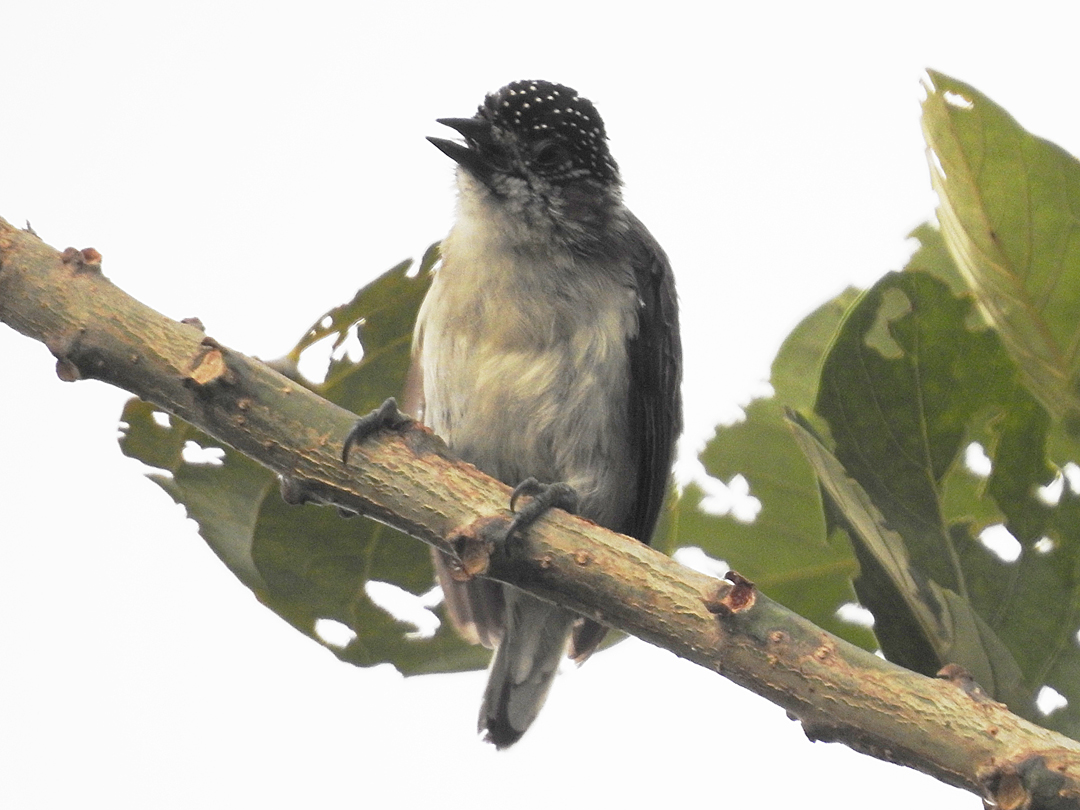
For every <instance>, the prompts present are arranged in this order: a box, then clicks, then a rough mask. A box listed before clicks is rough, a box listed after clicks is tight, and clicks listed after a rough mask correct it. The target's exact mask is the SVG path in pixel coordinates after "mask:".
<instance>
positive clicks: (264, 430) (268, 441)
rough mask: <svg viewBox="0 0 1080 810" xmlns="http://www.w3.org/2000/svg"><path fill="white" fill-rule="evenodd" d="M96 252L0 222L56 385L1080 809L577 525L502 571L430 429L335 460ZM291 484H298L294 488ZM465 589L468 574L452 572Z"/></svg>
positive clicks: (876, 680)
mask: <svg viewBox="0 0 1080 810" xmlns="http://www.w3.org/2000/svg"><path fill="white" fill-rule="evenodd" d="M100 258H101V257H100V256H99V255H98V254H97V252H96V251H94V250H92V249H87V250H83V251H79V250H75V249H73V248H69V249H67V250H66V251H64V252H63V253H59V252H57V251H56V250H54V249H53V248H50V247H49V246H47V245H45V244H43V243H42V242H41V241H40V240H39V239H38V238H37V237H36V236H35V235H33V234H31V233H29V232H26V231H21V230H19V229H17V228H14V227H12V226H11V225H9V224H8V223H7V222H4V221H3V220H0V321H3V322H4V323H7V324H8V325H9V326H11V327H13V328H14V329H16V330H18V331H19V332H22V333H23V334H25V335H27V336H29V337H31V338H34V339H35V340H39V341H41V342H43V343H45V345H46V346H48V348H49V349H50V350H51V351H52V353H53V355H54V356H55V357H56V358H57V372H58V374H59V375H60V377H61V378H62V379H65V380H71V381H73V380H78V379H87V378H92V379H98V380H102V381H104V382H107V383H109V384H111V385H115V386H118V387H120V388H123V389H125V390H127V391H129V392H131V393H133V394H135V395H137V396H139V397H141V398H142V399H144V400H147V401H149V402H152V403H154V404H155V405H156V406H158V407H160V408H162V409H164V410H166V411H168V412H170V413H172V414H174V415H176V416H178V417H180V418H181V419H184V420H186V421H188V422H190V423H191V424H193V425H195V426H197V427H198V428H200V429H201V430H203V431H205V432H206V433H208V434H210V435H212V436H214V437H215V438H217V439H219V440H221V441H223V442H225V443H227V444H229V445H231V446H232V447H235V448H236V449H237V450H239V451H240V452H242V453H244V454H245V455H248V456H250V457H251V458H252V459H254V460H256V461H258V462H259V463H261V464H263V465H265V466H266V467H268V468H270V469H271V470H274V471H275V472H277V473H279V474H281V475H282V476H286V477H287V480H288V481H290V482H292V483H291V484H290V486H287V487H286V488H285V491H286V492H287V493H290V494H291V495H292V496H299V497H301V498H313V499H317V500H320V501H324V502H327V503H333V504H336V505H339V506H341V507H344V508H346V509H350V510H353V511H357V512H362V513H364V514H367V515H369V516H371V517H373V518H375V519H377V520H381V521H383V522H386V523H388V524H391V525H393V526H394V527H396V528H398V529H401V530H402V531H405V532H407V533H409V534H411V535H413V536H415V537H418V538H420V539H421V540H424V541H425V542H427V543H430V544H432V545H434V546H436V547H438V548H440V549H443V550H444V551H449V552H451V553H453V554H456V555H458V556H459V557H460V558H461V559H462V565H463V570H467V571H469V572H475V571H482V572H486V574H487V575H488V576H490V577H492V578H494V579H498V580H500V581H503V582H508V583H510V584H513V585H516V586H518V587H520V588H523V589H525V590H527V591H529V592H530V593H534V594H536V595H537V596H540V597H542V598H546V599H550V600H552V601H557V602H559V603H560V604H564V605H567V606H569V607H571V608H573V609H574V610H577V611H579V612H580V613H582V614H585V615H587V616H590V617H593V618H596V619H598V620H599V621H602V622H604V623H605V624H609V625H611V626H613V627H616V628H618V629H620V630H624V631H626V632H628V633H631V634H633V635H636V636H638V637H640V638H642V639H644V640H646V641H649V642H651V643H653V644H656V645H657V646H660V647H663V648H665V649H668V650H671V651H672V652H674V653H676V654H677V655H680V656H682V657H684V658H687V659H689V660H691V661H693V662H695V663H697V664H700V665H701V666H704V667H707V668H708V669H711V670H713V671H715V672H718V673H720V674H722V675H724V676H726V677H728V678H730V679H732V680H734V681H735V682H737V683H739V684H741V685H743V686H745V687H747V688H748V689H751V690H752V691H754V692H756V693H758V694H760V695H762V696H764V697H766V698H768V699H769V700H771V701H773V702H774V703H777V704H778V705H780V706H783V707H784V708H785V709H787V711H788V712H789V713H790V714H791V715H793V716H794V717H796V718H798V719H799V720H800V721H801V722H802V724H803V727H804V729H805V731H806V733H807V735H808V736H809V737H811V738H812V739H817V740H829V741H840V742H844V743H846V744H847V745H849V746H851V747H852V748H855V749H857V750H859V751H862V752H865V753H868V754H871V755H873V756H876V757H879V758H882V759H886V760H889V761H893V762H897V763H900V764H904V765H908V766H911V767H914V768H918V769H919V770H922V771H924V772H926V773H928V774H931V775H933V776H935V777H937V778H939V779H941V780H943V781H945V782H948V783H950V784H953V785H957V786H960V787H963V788H966V789H968V790H970V791H973V792H975V793H978V794H980V795H982V796H984V797H985V798H987V799H989V800H991V801H993V802H996V803H998V804H1000V805H1001V806H1005V807H1022V806H1024V807H1050V806H1053V807H1062V808H1065V807H1075V808H1080V744H1078V743H1076V742H1075V741H1073V740H1070V739H1068V738H1066V737H1063V736H1061V735H1059V734H1056V733H1053V732H1051V731H1048V730H1046V729H1043V728H1040V727H1038V726H1035V725H1033V724H1031V723H1028V722H1027V721H1025V720H1022V719H1020V718H1018V717H1016V716H1015V715H1012V714H1011V713H1009V712H1008V711H1007V710H1006V709H1005V707H1004V706H1003V705H1001V704H998V703H995V702H993V701H991V700H989V699H987V698H986V697H985V695H983V693H982V691H981V690H980V689H979V688H978V687H977V685H975V684H973V683H972V682H971V680H970V677H965V674H964V673H963V672H959V671H955V670H950V669H949V668H946V669H947V670H949V671H948V672H947V673H946V675H947V676H948V677H943V678H940V679H931V678H925V677H922V676H920V675H916V674H914V673H912V672H909V671H907V670H905V669H902V668H900V667H897V666H895V665H893V664H890V663H888V662H886V661H883V660H881V659H880V658H877V657H876V656H874V655H871V654H869V653H867V652H865V651H863V650H860V649H858V648H856V647H854V646H852V645H850V644H848V643H846V642H844V641H842V640H840V639H837V638H835V637H834V636H831V635H830V634H828V633H826V632H825V631H823V630H821V629H819V628H817V627H815V626H814V625H812V624H810V623H809V622H807V621H806V620H804V619H802V618H800V617H799V616H797V615H795V614H793V613H791V612H790V611H787V610H785V609H783V608H782V607H780V606H779V605H777V604H775V603H774V602H772V601H770V600H769V599H767V598H765V597H764V596H762V595H761V594H758V593H756V592H755V591H754V589H753V586H752V585H751V584H750V583H746V582H745V581H744V580H741V578H739V577H738V576H737V575H733V576H732V577H731V579H732V582H731V583H729V582H721V581H719V580H716V579H713V578H710V577H707V576H705V575H702V574H699V573H696V572H694V571H691V570H689V569H687V568H685V567H683V566H681V565H679V564H677V563H676V562H674V561H673V560H671V559H670V558H668V557H666V556H664V555H663V554H660V553H659V552H657V551H655V550H653V549H651V548H649V547H647V546H644V545H642V544H640V543H637V542H636V541H633V540H630V539H629V538H626V537H623V536H621V535H618V534H614V533H612V532H609V531H606V530H604V529H601V528H599V527H597V526H595V525H593V524H592V523H589V522H588V521H585V520H582V519H579V518H576V517H573V516H570V515H566V514H564V513H562V512H556V513H553V514H550V515H547V516H545V517H544V518H542V519H541V520H540V521H539V522H538V523H537V524H536V527H535V529H534V530H532V531H530V532H529V533H528V535H527V537H526V539H525V541H524V542H523V543H522V547H521V549H520V550H519V549H517V548H516V547H515V553H514V555H513V557H512V558H510V557H508V556H507V555H505V554H503V553H502V552H501V550H500V548H499V547H498V545H497V544H493V543H491V542H490V541H489V538H490V537H492V536H493V535H494V534H495V532H494V531H493V529H495V528H498V527H499V526H502V525H504V521H506V520H507V519H508V518H509V512H508V510H507V504H508V502H509V494H510V491H509V489H508V488H507V487H505V486H504V485H502V484H500V483H498V482H496V481H494V480H492V479H490V478H488V477H487V476H485V475H483V474H481V473H480V472H478V471H477V470H476V469H475V468H473V467H472V466H471V465H468V464H465V463H463V462H460V461H457V460H455V459H454V458H452V457H451V456H450V455H449V454H448V453H447V452H446V450H445V447H444V446H443V445H442V444H441V442H439V440H438V439H436V438H435V437H434V436H432V435H431V434H430V433H428V432H427V431H426V430H424V429H422V428H419V427H416V426H413V427H410V428H407V429H405V430H402V431H398V432H387V433H380V434H379V435H378V436H376V437H372V438H370V439H367V440H365V441H364V442H362V443H361V444H360V445H359V446H357V447H356V448H355V449H354V450H353V452H352V454H351V458H350V464H349V465H348V467H346V466H345V465H343V464H342V463H341V460H340V456H341V443H342V440H343V439H344V437H345V436H346V434H347V433H348V431H349V428H350V427H351V425H352V424H353V422H354V420H355V415H354V414H351V413H349V412H348V411H346V410H344V409H342V408H340V407H338V406H336V405H333V404H331V403H329V402H327V401H325V400H323V399H321V398H320V397H318V396H317V395H316V394H314V393H312V392H311V391H309V390H307V389H306V388H304V387H302V386H300V385H298V384H297V383H295V382H293V381H291V380H289V379H287V378H286V377H284V376H282V375H281V374H279V373H277V372H276V371H274V370H273V369H271V368H269V367H268V366H266V365H265V364H263V363H261V362H259V361H257V360H254V359H252V358H250V357H247V356H245V355H242V354H240V353H238V352H234V351H232V350H230V349H227V348H225V347H223V346H220V345H219V344H217V343H216V342H215V341H214V340H213V339H211V338H209V337H207V336H206V335H205V334H204V333H203V332H202V331H201V330H200V328H199V327H198V325H196V324H189V323H180V322H177V321H173V320H170V319H169V318H166V317H165V316H163V315H161V314H159V313H157V312H155V311H154V310H152V309H150V308H148V307H146V306H144V305H143V304H141V303H139V302H138V301H136V300H134V299H133V298H131V297H130V296H128V295H127V294H125V293H124V292H123V291H122V290H120V289H119V288H117V287H116V286H115V285H113V284H112V283H111V282H110V281H109V280H108V279H107V278H105V277H104V276H103V275H102V274H101V266H100ZM296 482H299V483H296ZM463 575H464V574H463Z"/></svg>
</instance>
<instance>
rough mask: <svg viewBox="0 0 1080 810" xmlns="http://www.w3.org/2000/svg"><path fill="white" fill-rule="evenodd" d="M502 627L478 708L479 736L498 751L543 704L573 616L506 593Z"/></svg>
mask: <svg viewBox="0 0 1080 810" xmlns="http://www.w3.org/2000/svg"><path fill="white" fill-rule="evenodd" d="M505 596H506V626H505V627H504V629H503V636H502V641H501V643H500V644H499V647H498V649H497V650H496V652H495V657H494V660H493V661H492V663H491V670H490V673H489V674H488V685H487V689H486V690H485V692H484V702H483V704H482V705H481V706H480V723H479V727H480V731H481V732H482V733H483V734H484V736H485V739H487V740H488V741H489V742H492V743H494V744H495V746H496V747H497V748H506V747H507V746H510V745H513V744H514V743H515V742H517V741H518V740H519V739H520V738H521V735H522V734H524V733H525V731H526V729H528V728H529V726H530V725H531V724H532V721H533V720H535V719H536V715H537V714H538V713H539V712H540V707H541V706H543V705H544V700H545V698H547V693H548V690H549V689H550V688H551V682H552V681H553V680H554V679H555V674H556V672H558V669H559V662H560V661H561V660H562V657H563V655H564V654H565V653H566V644H567V640H568V639H569V637H570V632H571V630H572V628H573V625H574V622H575V621H576V620H577V618H578V617H577V615H576V614H574V613H571V612H570V611H568V610H564V609H563V608H560V607H556V606H555V605H552V604H550V603H548V602H544V601H543V600H540V599H537V598H535V597H533V596H529V595H528V594H526V593H523V592H521V591H518V590H516V589H512V588H507V589H506V595H505Z"/></svg>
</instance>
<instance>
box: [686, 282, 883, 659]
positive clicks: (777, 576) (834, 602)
mask: <svg viewBox="0 0 1080 810" xmlns="http://www.w3.org/2000/svg"><path fill="white" fill-rule="evenodd" d="M856 295H857V293H856V292H855V291H854V290H848V291H847V292H845V293H843V294H842V295H840V296H838V297H837V298H835V299H834V300H832V301H829V302H828V303H826V304H824V305H823V306H821V307H820V308H818V309H817V310H816V311H815V312H814V313H812V314H811V315H809V316H808V317H807V318H806V319H805V320H804V321H803V322H802V323H801V324H799V326H797V327H796V328H795V330H794V331H793V332H792V333H791V335H790V336H789V337H788V338H787V340H786V341H785V342H784V344H783V346H782V347H781V349H780V351H779V353H778V354H777V356H776V360H775V361H774V362H773V367H772V384H773V387H774V389H775V392H776V393H775V395H774V396H773V397H770V398H768V399H759V400H756V401H754V402H752V403H750V405H749V406H748V407H747V409H746V419H745V420H744V421H742V422H739V423H737V424H734V425H729V426H722V427H718V428H717V430H716V435H715V437H714V438H713V439H712V440H710V441H709V443H708V444H707V445H706V446H705V449H704V450H703V451H702V453H701V462H702V464H703V465H704V467H705V470H706V472H708V474H709V475H710V476H712V477H713V478H714V479H719V480H721V481H725V482H727V481H731V479H732V478H733V477H734V476H736V475H741V476H743V477H744V478H745V479H746V481H747V482H748V483H749V486H750V492H751V494H752V495H753V496H754V497H756V498H757V499H758V500H759V501H760V502H761V511H760V512H759V514H758V515H757V517H756V519H754V520H753V521H752V522H744V521H740V520H738V519H736V518H735V517H734V516H732V515H731V514H719V515H718V514H712V513H710V510H709V509H708V508H707V505H708V501H707V500H706V493H705V491H704V490H703V489H702V487H701V486H700V485H698V484H690V485H689V486H688V487H687V488H686V490H685V491H684V493H683V496H682V498H681V500H680V502H679V504H678V506H677V519H676V520H675V521H674V522H675V525H676V526H677V532H678V534H677V539H676V545H678V546H683V547H686V546H694V547H699V548H701V549H702V550H703V551H705V553H706V554H708V555H710V556H712V557H714V558H716V559H721V560H724V561H725V562H726V563H727V564H728V565H729V566H730V567H731V568H734V569H735V570H737V571H738V572H739V573H741V574H742V575H744V576H746V577H748V578H749V579H751V580H753V581H754V582H755V583H756V584H757V585H758V586H759V587H760V588H761V589H762V590H763V591H764V592H765V593H767V594H768V595H769V596H770V597H772V598H773V599H776V600H777V601H779V602H781V603H782V604H784V605H786V606H787V607H789V608H791V609H792V610H795V611H797V612H799V613H800V614H801V615H803V616H806V617H807V618H809V619H810V620H812V621H813V622H815V623H816V624H818V625H820V626H821V627H824V628H826V629H828V630H830V631H832V632H834V633H837V634H838V635H841V636H843V637H845V638H847V639H849V640H851V641H854V642H855V643H858V644H861V645H863V646H865V647H868V648H871V649H873V648H874V647H875V646H876V644H875V642H874V639H873V636H872V634H871V633H870V632H869V631H867V630H866V629H865V628H863V627H858V626H855V625H852V624H850V623H847V622H844V621H842V620H841V619H839V618H838V617H837V610H838V609H839V608H840V607H841V606H842V605H844V604H846V603H850V602H854V601H855V593H854V591H853V590H852V586H851V578H852V577H853V576H854V575H855V573H856V571H857V565H856V562H855V558H854V556H853V554H852V551H851V546H850V544H849V542H848V540H847V537H846V536H845V535H844V534H843V532H841V531H831V530H830V527H829V526H828V525H827V524H826V521H825V517H824V514H823V511H822V503H821V493H820V489H819V487H818V483H817V480H816V479H815V477H814V472H813V468H812V467H811V466H810V464H809V463H808V462H807V460H806V458H805V457H804V456H803V454H802V451H801V450H800V449H799V445H798V443H797V442H796V441H795V438H794V437H793V436H792V433H791V430H790V428H789V426H788V425H787V423H786V420H785V418H784V407H785V406H788V407H792V408H800V409H805V410H806V411H809V410H810V408H811V407H812V406H813V402H814V397H815V396H816V391H817V377H818V370H819V369H820V366H821V362H822V358H823V357H824V356H825V353H826V351H827V350H828V347H829V345H830V343H831V341H832V339H833V335H834V333H835V331H836V328H837V327H838V326H839V324H840V322H841V318H842V317H843V313H844V311H845V309H846V308H847V307H848V306H849V305H850V304H851V302H852V301H854V300H855V298H856Z"/></svg>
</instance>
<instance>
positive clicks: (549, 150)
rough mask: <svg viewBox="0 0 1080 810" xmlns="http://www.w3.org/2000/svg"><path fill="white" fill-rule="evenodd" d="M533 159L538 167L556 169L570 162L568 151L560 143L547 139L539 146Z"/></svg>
mask: <svg viewBox="0 0 1080 810" xmlns="http://www.w3.org/2000/svg"><path fill="white" fill-rule="evenodd" d="M533 161H534V163H535V164H536V166H537V168H539V169H557V168H559V167H560V166H563V165H564V164H566V163H569V162H570V153H569V152H568V151H567V149H566V147H564V146H563V145H562V144H561V143H557V142H555V141H549V142H548V143H546V144H544V145H543V146H542V147H540V149H539V150H538V151H537V152H536V155H535V156H534V157H533Z"/></svg>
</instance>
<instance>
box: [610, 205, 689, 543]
mask: <svg viewBox="0 0 1080 810" xmlns="http://www.w3.org/2000/svg"><path fill="white" fill-rule="evenodd" d="M631 221H632V226H633V227H632V231H633V237H632V239H633V243H632V245H631V262H632V264H633V268H634V278H635V281H636V282H637V289H638V300H639V304H638V306H639V309H638V331H637V335H636V336H634V338H633V339H631V341H630V345H629V347H628V350H629V352H628V353H629V358H630V441H631V442H633V443H634V445H635V450H636V451H637V497H636V498H635V499H634V506H633V509H631V511H630V514H629V515H627V517H626V521H625V522H624V523H623V525H622V526H620V527H619V531H621V532H622V533H623V534H628V535H630V536H631V537H636V538H637V539H638V540H640V541H641V542H643V543H649V542H651V541H652V534H653V530H654V529H655V528H656V521H657V518H658V517H659V516H660V507H661V506H662V504H663V502H664V496H665V495H666V494H667V489H668V484H669V482H670V480H671V465H672V463H673V462H674V460H675V442H676V440H677V439H678V438H679V434H680V433H681V432H682V395H681V393H680V388H681V385H682V342H681V341H680V339H679V305H678V301H677V300H676V298H675V278H674V276H673V275H672V273H671V264H670V263H669V262H668V258H667V256H666V255H665V254H664V251H663V249H662V248H661V247H660V245H658V244H657V242H656V240H655V239H653V237H652V234H650V233H649V232H648V231H647V230H645V226H644V225H642V224H641V223H640V222H639V221H638V220H637V219H636V218H634V217H633V215H631Z"/></svg>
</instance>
